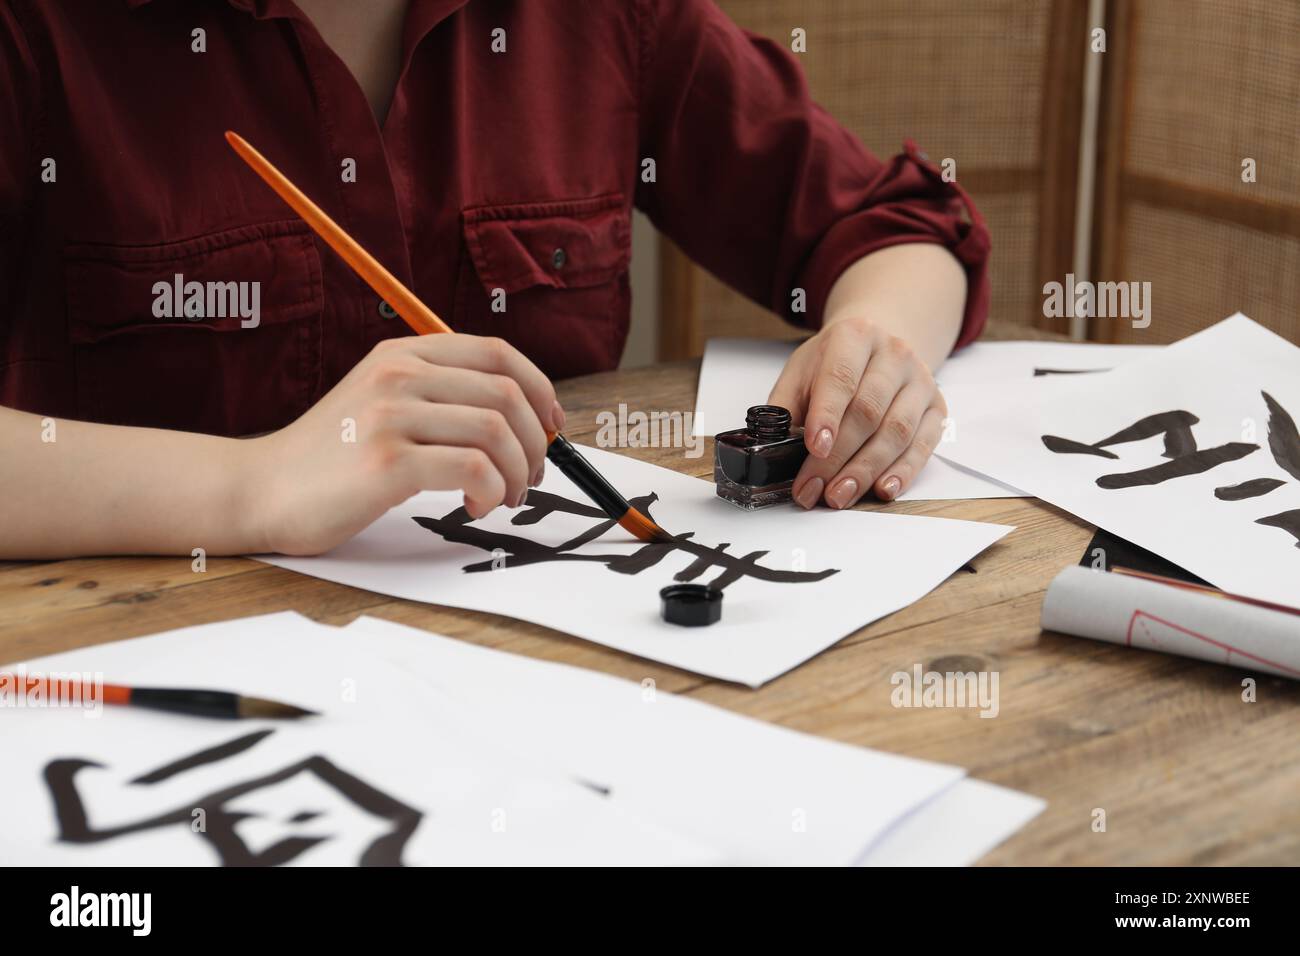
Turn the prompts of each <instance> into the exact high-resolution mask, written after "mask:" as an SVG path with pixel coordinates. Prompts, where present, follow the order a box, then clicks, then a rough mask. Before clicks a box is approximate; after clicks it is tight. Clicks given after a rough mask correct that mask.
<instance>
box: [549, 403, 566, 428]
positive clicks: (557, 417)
mask: <svg viewBox="0 0 1300 956" xmlns="http://www.w3.org/2000/svg"><path fill="white" fill-rule="evenodd" d="M551 427H552V428H554V429H555V430H556V431H557V432H562V431H564V409H562V408H561V407H560V403H559V402H556V403H555V404H554V405H553V406H551Z"/></svg>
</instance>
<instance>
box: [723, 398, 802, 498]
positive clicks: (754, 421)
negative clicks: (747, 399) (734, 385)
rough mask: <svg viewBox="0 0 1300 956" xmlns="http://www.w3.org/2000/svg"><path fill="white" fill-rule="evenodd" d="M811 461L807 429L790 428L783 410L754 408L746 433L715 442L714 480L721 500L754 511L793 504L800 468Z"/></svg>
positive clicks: (733, 433) (739, 430)
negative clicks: (794, 485)
mask: <svg viewBox="0 0 1300 956" xmlns="http://www.w3.org/2000/svg"><path fill="white" fill-rule="evenodd" d="M807 457H808V449H807V448H806V447H805V446H804V443H803V429H802V428H791V427H790V412H789V411H788V410H786V409H784V408H782V407H781V406H779V405H755V406H753V407H752V408H750V410H749V412H748V413H747V414H746V415H745V427H744V428H737V429H735V430H733V431H729V432H723V433H722V434H720V435H717V436H715V438H714V445H713V480H714V481H716V482H717V485H718V497H719V498H725V499H726V500H727V501H730V502H731V503H732V504H734V505H739V506H740V507H742V508H744V509H746V510H748V511H753V510H755V509H757V508H766V507H768V506H769V505H777V504H781V503H783V502H786V501H790V500H791V498H792V497H793V495H792V493H791V487H792V485H793V484H794V476H795V475H797V474H798V473H799V466H800V465H802V464H803V462H804V459H805V458H807Z"/></svg>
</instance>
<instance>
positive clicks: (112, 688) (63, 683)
mask: <svg viewBox="0 0 1300 956" xmlns="http://www.w3.org/2000/svg"><path fill="white" fill-rule="evenodd" d="M5 676H6V677H7V678H8V680H9V681H10V682H12V683H14V684H18V683H22V685H23V688H22V693H23V696H24V697H29V696H31V695H32V694H35V693H37V692H38V691H39V692H40V693H41V695H42V696H43V697H44V698H45V700H46V701H48V702H49V703H51V704H54V703H58V702H59V701H61V700H64V699H65V698H66V697H68V696H69V694H75V697H74V698H73V699H76V697H80V698H81V699H82V700H84V699H85V691H86V689H87V688H86V687H83V686H81V685H83V684H84V683H85V682H84V681H81V680H79V679H69V680H58V681H55V680H51V679H50V678H48V677H25V678H23V679H22V680H21V681H19V679H18V675H16V674H7V675H5ZM91 686H92V687H93V686H94V685H93V684H92V685H91ZM98 690H99V692H100V695H99V699H100V700H101V701H103V702H104V703H105V704H129V703H130V702H131V688H129V687H121V686H118V685H117V684H102V685H100V686H99V687H98Z"/></svg>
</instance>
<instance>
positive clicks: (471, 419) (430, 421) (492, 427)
mask: <svg viewBox="0 0 1300 956" xmlns="http://www.w3.org/2000/svg"><path fill="white" fill-rule="evenodd" d="M392 418H393V421H392V427H393V428H395V429H396V430H397V431H398V432H399V433H400V434H401V435H402V436H403V437H405V438H406V439H407V440H409V441H412V442H414V443H416V444H419V445H451V446H455V447H457V448H478V449H479V450H481V451H484V452H486V453H487V455H488V457H489V458H491V459H492V464H493V465H494V466H496V470H497V472H498V473H499V474H500V475H501V477H502V478H503V479H504V480H505V487H506V490H505V497H504V501H505V503H506V504H507V505H510V506H511V507H514V508H517V507H519V505H521V504H523V502H524V498H525V497H527V494H528V485H529V476H530V475H531V474H532V472H531V471H530V469H529V467H528V457H527V455H525V454H524V449H523V446H522V445H520V444H519V438H518V436H516V435H515V433H514V430H513V429H512V428H511V427H510V423H509V422H508V421H507V420H506V417H505V416H504V415H503V414H501V413H500V412H499V411H497V410H496V409H494V408H480V407H477V406H473V405H440V404H434V403H432V402H421V401H411V402H406V403H403V404H402V405H401V406H400V407H399V408H398V409H397V411H396V412H395V413H394V414H393V416H392Z"/></svg>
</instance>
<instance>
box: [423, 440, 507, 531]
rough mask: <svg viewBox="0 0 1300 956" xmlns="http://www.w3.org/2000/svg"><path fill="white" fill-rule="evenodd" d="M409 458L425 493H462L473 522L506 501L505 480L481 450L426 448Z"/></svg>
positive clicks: (434, 446)
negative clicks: (473, 519) (455, 491)
mask: <svg viewBox="0 0 1300 956" xmlns="http://www.w3.org/2000/svg"><path fill="white" fill-rule="evenodd" d="M407 458H408V460H409V461H410V462H411V468H412V469H413V477H414V480H415V482H416V484H418V485H419V487H420V488H421V489H422V490H426V491H454V490H458V491H463V492H464V493H465V510H466V511H468V512H469V514H470V517H471V518H481V517H483V516H484V515H485V514H487V513H488V512H489V511H491V510H492V509H493V508H495V507H496V506H497V505H499V504H502V503H503V502H504V501H505V493H506V483H505V479H503V478H502V477H501V474H500V472H498V471H497V469H496V466H495V465H494V464H492V459H491V458H489V457H488V455H487V453H486V452H484V451H482V450H480V449H478V448H455V447H452V446H449V445H424V446H421V447H419V448H416V449H414V450H413V451H412V453H411V454H410V455H409V456H407Z"/></svg>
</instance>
